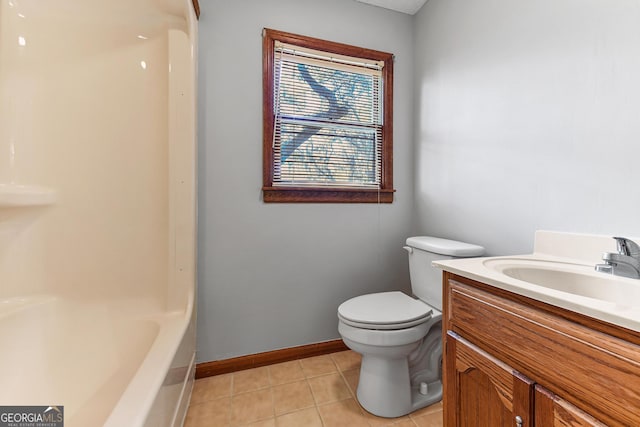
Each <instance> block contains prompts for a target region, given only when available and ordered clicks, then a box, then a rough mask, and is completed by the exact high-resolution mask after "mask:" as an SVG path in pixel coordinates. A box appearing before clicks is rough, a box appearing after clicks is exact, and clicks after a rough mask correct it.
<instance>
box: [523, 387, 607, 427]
mask: <svg viewBox="0 0 640 427" xmlns="http://www.w3.org/2000/svg"><path fill="white" fill-rule="evenodd" d="M534 399H535V419H536V427H606V424H604V423H601V422H600V421H598V420H596V419H595V418H593V417H592V416H591V415H588V414H586V413H585V412H583V411H581V410H580V409H578V408H576V407H575V406H573V405H572V404H570V403H569V402H567V401H566V400H562V399H560V398H559V397H558V396H556V395H554V394H553V393H551V392H550V391H549V390H547V389H545V388H544V387H542V386H540V385H538V384H536V387H535V397H534Z"/></svg>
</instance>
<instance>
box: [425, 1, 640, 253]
mask: <svg viewBox="0 0 640 427" xmlns="http://www.w3.org/2000/svg"><path fill="white" fill-rule="evenodd" d="M638 22H640V2H639V1H638V0H612V1H608V0H536V1H521V0H517V1H514V0H472V1H469V0H430V1H429V2H428V3H427V4H426V6H425V7H423V8H422V10H421V11H420V12H419V13H418V14H417V15H416V21H415V27H414V30H415V43H416V58H415V66H416V69H415V74H414V75H415V91H416V111H415V114H416V123H415V129H416V147H415V149H416V160H415V173H416V175H415V179H416V187H415V192H416V194H415V196H416V218H417V221H416V227H417V229H418V230H420V231H421V232H427V233H432V234H435V235H440V236H445V237H452V238H459V239H464V240H467V241H471V242H473V243H478V244H482V245H485V246H486V247H487V248H488V250H489V252H490V253H492V254H506V253H518V252H519V253H525V252H530V251H531V248H532V241H533V232H534V230H536V229H551V230H561V231H576V232H589V233H597V234H620V235H631V236H633V235H640V215H639V212H640V191H639V189H638V183H640V168H639V167H638V163H639V162H638V160H639V158H640V25H638Z"/></svg>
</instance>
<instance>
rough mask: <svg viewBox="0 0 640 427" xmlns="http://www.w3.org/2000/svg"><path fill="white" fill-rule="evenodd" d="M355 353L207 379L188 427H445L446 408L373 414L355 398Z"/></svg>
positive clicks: (193, 402) (193, 401)
mask: <svg viewBox="0 0 640 427" xmlns="http://www.w3.org/2000/svg"><path fill="white" fill-rule="evenodd" d="M359 372H360V355H359V354H357V353H354V352H353V351H343V352H339V353H333V354H327V355H324V356H317V357H310V358H308V359H302V360H295V361H292V362H285V363H280V364H277V365H271V366H265V367H261V368H255V369H250V370H246V371H239V372H235V373H232V374H225V375H218V376H215V377H209V378H202V379H199V380H197V381H196V384H195V387H194V389H193V395H192V397H191V405H190V407H189V412H188V413H187V420H186V422H185V427H204V426H206V427H236V426H253V427H316V426H318V427H320V426H325V427H338V426H345V427H360V426H363V427H369V426H372V427H382V426H394V427H441V426H442V404H441V403H438V404H435V405H432V406H430V407H427V408H424V409H421V410H420V411H416V412H414V413H412V414H410V415H407V416H404V417H400V418H392V419H389V418H380V417H376V416H374V415H371V414H369V413H368V412H366V411H365V410H364V409H362V408H361V407H360V405H359V404H358V401H357V400H356V399H355V390H356V385H357V384H358V375H359Z"/></svg>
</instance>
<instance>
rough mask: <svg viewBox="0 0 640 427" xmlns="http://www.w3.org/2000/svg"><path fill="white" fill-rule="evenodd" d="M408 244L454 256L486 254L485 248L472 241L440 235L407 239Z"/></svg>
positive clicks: (416, 247)
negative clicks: (444, 237)
mask: <svg viewBox="0 0 640 427" xmlns="http://www.w3.org/2000/svg"><path fill="white" fill-rule="evenodd" d="M407 246H410V247H412V248H415V249H421V250H423V251H427V252H432V253H435V254H440V255H449V256H453V257H460V258H464V257H475V256H482V255H484V248H483V247H482V246H478V245H472V244H471V243H464V242H457V241H455V240H448V239H441V238H439V237H430V236H417V237H409V238H408V239H407Z"/></svg>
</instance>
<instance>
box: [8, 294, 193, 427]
mask: <svg viewBox="0 0 640 427" xmlns="http://www.w3.org/2000/svg"><path fill="white" fill-rule="evenodd" d="M144 306H145V303H144V302H143V301H135V302H134V301H122V302H110V303H105V302H92V303H90V302H87V301H74V300H71V299H62V298H58V297H55V296H44V295H41V296H32V297H28V298H13V299H8V300H5V301H2V302H0V342H2V343H3V349H2V352H0V378H2V387H1V388H0V402H2V404H3V405H45V406H50V405H62V406H64V414H65V426H67V427H74V426H78V427H80V426H83V427H84V426H100V425H105V426H114V427H115V426H119V427H122V426H139V425H145V424H146V425H149V426H160V425H179V424H180V423H181V422H182V419H181V418H180V417H183V416H184V407H185V405H186V402H187V401H188V396H189V393H190V387H191V386H192V381H189V378H192V371H193V369H194V360H193V353H191V354H190V353H189V352H187V353H184V352H182V353H180V352H179V351H178V349H179V348H180V347H181V344H182V345H183V347H184V343H183V341H185V340H192V339H193V329H191V330H190V332H189V333H187V331H188V330H189V325H190V324H191V322H190V320H191V319H190V318H191V316H190V312H191V310H190V309H189V310H187V311H186V312H173V313H167V312H160V311H158V310H154V309H153V308H152V307H144ZM141 307H144V309H141ZM161 372H166V374H165V375H159V373H161ZM170 401H174V402H181V401H183V402H182V403H177V404H174V405H172V406H170V407H169V410H168V411H167V406H166V405H165V404H166V403H167V402H170ZM154 404H156V405H157V406H158V407H156V408H154ZM160 404H162V405H160ZM152 410H153V411H154V412H152ZM163 411H164V412H163ZM167 412H169V413H167Z"/></svg>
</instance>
